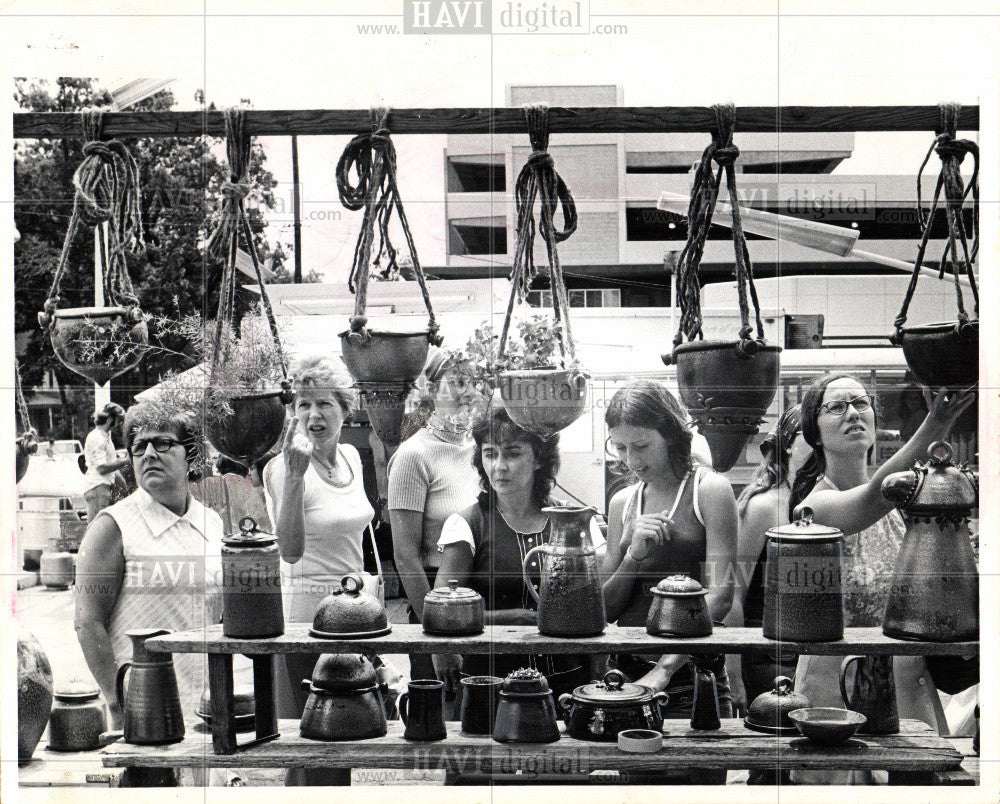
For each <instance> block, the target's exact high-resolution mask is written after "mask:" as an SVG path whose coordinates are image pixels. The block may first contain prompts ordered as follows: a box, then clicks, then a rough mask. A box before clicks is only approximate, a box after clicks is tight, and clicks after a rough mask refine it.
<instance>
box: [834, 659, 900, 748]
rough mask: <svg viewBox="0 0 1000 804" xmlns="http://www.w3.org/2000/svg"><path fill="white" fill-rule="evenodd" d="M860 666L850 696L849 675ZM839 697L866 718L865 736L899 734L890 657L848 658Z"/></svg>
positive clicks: (841, 672) (843, 667) (844, 664)
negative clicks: (855, 664)
mask: <svg viewBox="0 0 1000 804" xmlns="http://www.w3.org/2000/svg"><path fill="white" fill-rule="evenodd" d="M853 662H857V663H858V666H857V670H856V672H855V674H854V687H853V688H852V690H851V693H850V694H848V692H847V671H848V669H849V667H850V665H851V664H852V663H853ZM840 697H841V698H843V699H844V706H846V707H847V708H848V709H851V710H852V711H854V712H860V713H861V714H862V715H864V716H865V718H867V722H866V723H865V724H864V725H863V726H861V733H862V734H898V733H899V711H898V709H897V704H896V682H895V680H894V678H893V673H892V657H891V656H848V657H847V658H845V659H844V661H843V663H842V664H841V666H840Z"/></svg>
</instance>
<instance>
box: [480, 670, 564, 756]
mask: <svg viewBox="0 0 1000 804" xmlns="http://www.w3.org/2000/svg"><path fill="white" fill-rule="evenodd" d="M493 739H494V740H496V741H497V742H498V743H553V742H555V741H556V740H558V739H559V726H558V724H557V722H556V703H555V700H553V698H552V690H551V689H550V688H549V682H548V680H547V679H546V678H545V676H543V675H542V674H541V673H539V672H538V671H537V670H533V669H531V668H527V667H522V668H521V669H520V670H515V671H514V672H513V673H511V674H510V675H509V676H507V678H505V679H504V682H503V686H502V687H501V688H500V703H499V705H498V706H497V719H496V724H495V725H494V727H493Z"/></svg>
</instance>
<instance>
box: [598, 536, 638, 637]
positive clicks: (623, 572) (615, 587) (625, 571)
mask: <svg viewBox="0 0 1000 804" xmlns="http://www.w3.org/2000/svg"><path fill="white" fill-rule="evenodd" d="M638 569H639V563H638V562H637V561H635V559H633V558H632V557H631V556H630V555H628V553H627V552H626V554H625V555H624V556H622V560H621V562H620V563H619V564H618V567H617V569H615V571H614V572H613V573H612V574H611V577H610V578H608V579H607V580H606V581H605V582H604V587H603V588H604V609H605V612H606V613H607V616H608V622H609V623H613V622H615V620H617V619H618V617H619V616H620V615H621V613H622V612H623V611H624V610H625V607H626V606H627V605H628V602H629V598H631V596H632V588H633V587H634V586H635V573H636V571H637V570H638Z"/></svg>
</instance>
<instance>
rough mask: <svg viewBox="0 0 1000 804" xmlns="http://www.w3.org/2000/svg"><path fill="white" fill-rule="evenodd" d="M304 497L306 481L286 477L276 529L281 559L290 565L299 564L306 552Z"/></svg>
mask: <svg viewBox="0 0 1000 804" xmlns="http://www.w3.org/2000/svg"><path fill="white" fill-rule="evenodd" d="M304 495H305V482H304V479H303V478H301V477H287V476H286V477H285V480H284V483H283V484H282V487H281V491H280V492H279V493H278V499H277V513H278V521H277V522H276V523H275V529H276V532H277V534H278V549H279V550H280V552H281V557H282V558H283V559H284V560H285V561H286V562H288V563H289V564H294V563H295V562H297V561H298V560H299V559H300V558H302V554H303V553H304V552H305V546H306V521H305V496H304Z"/></svg>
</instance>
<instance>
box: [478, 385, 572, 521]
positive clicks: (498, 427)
mask: <svg viewBox="0 0 1000 804" xmlns="http://www.w3.org/2000/svg"><path fill="white" fill-rule="evenodd" d="M472 438H473V440H474V441H475V442H476V449H475V452H473V454H472V465H473V466H475V467H476V471H477V472H479V479H480V482H481V483H482V486H483V488H484V489H485V490H486V493H487V494H488V495H489V497H490V501H491V503H492V502H493V498H494V497H495V495H496V492H494V491H493V487H492V486H491V485H490V479H489V477H488V476H487V474H486V470H485V469H484V468H483V445H484V444H510V443H512V442H515V441H519V442H522V443H525V444H527V445H528V446H530V447H531V451H532V452H533V453H534V454H535V460H536V461H538V463H539V467H538V468H537V469H536V470H535V477H534V479H533V482H532V484H531V501H532V503H534V504H535V505H537V506H538V507H539V508H541V507H542V506H543V505H545V503H546V501H547V500H548V497H549V493H550V492H551V491H552V487H553V486H555V484H556V474H557V473H558V472H559V435H558V434H555V435H551V436H549V437H547V438H542V437H541V436H538V435H535V434H534V433H530V432H528V431H527V430H524V429H522V428H521V427H519V426H518V425H516V424H514V422H513V421H512V420H511V418H510V415H509V414H508V413H507V411H506V410H504V408H503V407H502V406H494V405H490V407H489V409H488V410H487V411H486V413H485V414H484V415H483V416H481V417H480V418H479V419H478V420H477V421H476V423H475V424H474V425H473V426H472Z"/></svg>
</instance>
